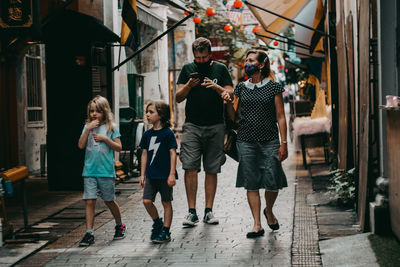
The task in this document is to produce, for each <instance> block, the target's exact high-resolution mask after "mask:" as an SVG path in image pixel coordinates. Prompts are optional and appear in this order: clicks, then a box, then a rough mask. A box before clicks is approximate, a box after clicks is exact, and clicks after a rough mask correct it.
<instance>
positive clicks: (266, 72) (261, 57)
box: [246, 50, 271, 77]
mask: <svg viewBox="0 0 400 267" xmlns="http://www.w3.org/2000/svg"><path fill="white" fill-rule="evenodd" d="M250 54H256V59H257V61H258V62H260V63H263V62H264V68H262V69H261V75H262V76H263V77H269V76H270V74H271V65H270V63H269V57H268V55H267V53H266V52H265V51H263V50H249V51H248V52H247V54H246V58H247V56H248V55H250Z"/></svg>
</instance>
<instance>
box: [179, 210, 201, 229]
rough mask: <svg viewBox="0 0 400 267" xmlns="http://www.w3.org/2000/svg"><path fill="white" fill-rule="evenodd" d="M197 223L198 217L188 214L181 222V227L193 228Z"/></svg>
mask: <svg viewBox="0 0 400 267" xmlns="http://www.w3.org/2000/svg"><path fill="white" fill-rule="evenodd" d="M198 222H199V217H197V215H196V214H192V213H189V214H188V215H186V217H185V220H184V221H183V223H182V224H183V225H190V226H194V225H195V224H196V223H198Z"/></svg>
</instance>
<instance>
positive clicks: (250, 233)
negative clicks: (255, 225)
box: [246, 229, 265, 238]
mask: <svg viewBox="0 0 400 267" xmlns="http://www.w3.org/2000/svg"><path fill="white" fill-rule="evenodd" d="M264 232H265V231H264V229H261V230H260V231H258V232H248V233H247V235H246V237H247V238H256V237H259V236H263V235H264Z"/></svg>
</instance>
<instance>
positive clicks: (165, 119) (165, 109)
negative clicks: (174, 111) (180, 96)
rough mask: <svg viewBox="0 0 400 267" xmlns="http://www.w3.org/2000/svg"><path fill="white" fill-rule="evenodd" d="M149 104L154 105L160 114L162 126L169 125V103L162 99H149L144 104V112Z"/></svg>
mask: <svg viewBox="0 0 400 267" xmlns="http://www.w3.org/2000/svg"><path fill="white" fill-rule="evenodd" d="M149 106H154V107H155V108H156V110H157V113H158V115H159V116H160V122H161V126H162V127H163V128H167V127H171V111H170V110H169V105H168V104H167V103H165V102H163V101H151V102H149V103H148V104H147V106H146V112H147V110H148V109H149Z"/></svg>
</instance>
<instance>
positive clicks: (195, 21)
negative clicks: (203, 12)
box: [193, 17, 201, 24]
mask: <svg viewBox="0 0 400 267" xmlns="http://www.w3.org/2000/svg"><path fill="white" fill-rule="evenodd" d="M193 22H194V23H196V24H199V23H200V22H201V18H199V17H194V18H193Z"/></svg>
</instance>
